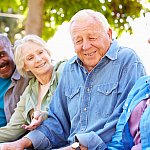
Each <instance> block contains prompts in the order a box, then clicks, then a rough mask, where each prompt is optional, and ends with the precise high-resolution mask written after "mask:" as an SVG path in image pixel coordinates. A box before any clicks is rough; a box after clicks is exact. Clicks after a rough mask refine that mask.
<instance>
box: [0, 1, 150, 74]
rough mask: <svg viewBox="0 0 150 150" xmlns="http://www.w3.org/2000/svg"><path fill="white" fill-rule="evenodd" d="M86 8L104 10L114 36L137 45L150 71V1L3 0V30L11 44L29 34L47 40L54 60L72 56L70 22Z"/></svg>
mask: <svg viewBox="0 0 150 150" xmlns="http://www.w3.org/2000/svg"><path fill="white" fill-rule="evenodd" d="M84 8H90V9H93V10H96V11H99V12H101V13H103V14H104V15H105V17H106V18H107V19H108V22H109V23H110V25H111V28H112V29H113V30H114V33H113V36H114V37H115V38H117V39H118V40H119V42H120V43H121V44H122V45H125V46H128V47H131V48H134V50H135V51H136V52H137V53H138V54H139V56H140V58H141V59H142V61H143V63H144V65H145V67H146V70H147V73H148V74H150V65H149V62H150V52H149V51H150V44H148V41H147V40H148V38H150V0H121V1H119V0H92V1H91V0H72V1H71V0H0V32H1V33H4V34H6V35H7V36H8V37H9V39H10V40H11V42H12V43H14V41H15V40H16V39H20V38H21V37H23V36H24V35H26V34H36V35H39V36H40V37H42V38H43V39H44V40H45V41H47V43H48V46H49V47H50V49H51V51H52V56H53V59H55V60H56V61H57V60H60V59H63V58H67V59H69V58H70V57H72V56H73V55H74V48H73V45H72V42H71V39H70V35H69V31H68V21H69V20H70V18H71V17H72V16H73V15H74V14H75V13H76V12H77V11H78V10H81V9H84Z"/></svg>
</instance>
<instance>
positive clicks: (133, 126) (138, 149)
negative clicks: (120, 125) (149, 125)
mask: <svg viewBox="0 0 150 150" xmlns="http://www.w3.org/2000/svg"><path fill="white" fill-rule="evenodd" d="M146 102H147V99H146V100H142V101H141V102H140V103H139V104H138V105H137V106H136V107H135V108H134V109H133V111H132V113H131V116H130V119H129V128H130V133H131V135H132V136H133V139H134V144H135V146H133V147H132V150H142V146H141V139H140V120H141V116H142V114H143V112H144V110H145V108H146Z"/></svg>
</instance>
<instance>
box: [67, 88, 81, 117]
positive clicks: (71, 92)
mask: <svg viewBox="0 0 150 150" xmlns="http://www.w3.org/2000/svg"><path fill="white" fill-rule="evenodd" d="M80 91H81V88H80V87H75V88H72V89H69V88H68V89H67V90H66V93H65V95H66V97H67V105H68V111H69V115H70V118H71V119H72V118H73V117H74V116H75V115H76V114H77V111H78V110H79V105H80V102H79V101H80V95H81V94H80Z"/></svg>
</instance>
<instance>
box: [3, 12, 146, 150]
mask: <svg viewBox="0 0 150 150" xmlns="http://www.w3.org/2000/svg"><path fill="white" fill-rule="evenodd" d="M70 33H71V37H72V41H73V44H74V48H75V52H76V54H77V56H74V57H73V58H71V59H70V60H69V61H68V62H67V63H66V65H65V68H64V72H63V74H62V78H61V80H60V82H59V84H58V87H57V89H56V91H55V93H54V96H53V98H52V101H51V103H50V105H49V115H48V118H47V119H46V120H45V121H44V122H43V123H42V124H41V125H40V126H39V127H38V128H37V129H35V130H33V131H31V132H30V133H29V134H27V135H26V136H25V137H23V138H22V139H20V140H18V141H15V142H12V143H5V144H2V145H1V150H5V149H13V150H15V149H19V150H23V149H24V148H34V149H37V150H50V149H62V150H73V149H78V150H79V149H81V150H87V149H89V150H104V149H106V148H107V144H108V142H110V141H111V138H112V135H113V134H114V132H115V126H116V124H117V121H118V118H119V116H120V114H121V112H122V106H123V103H124V101H125V99H126V98H127V95H128V93H129V91H130V90H131V88H132V86H133V85H134V83H135V82H136V80H137V79H138V78H139V77H141V76H143V75H145V69H144V66H143V64H142V62H141V61H140V59H139V57H138V56H137V55H136V53H135V52H134V51H133V50H132V49H130V48H127V47H122V46H120V45H119V44H118V42H117V41H116V40H115V39H112V30H111V28H110V26H109V24H108V22H107V20H106V18H105V17H104V16H103V15H102V14H101V13H99V12H95V11H93V10H89V9H84V10H81V11H79V12H77V13H76V14H75V15H74V16H73V17H72V19H71V21H70ZM74 142H75V143H74Z"/></svg>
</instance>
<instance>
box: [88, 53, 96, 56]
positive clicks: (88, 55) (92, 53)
mask: <svg viewBox="0 0 150 150" xmlns="http://www.w3.org/2000/svg"><path fill="white" fill-rule="evenodd" d="M94 53H95V52H92V53H90V54H86V55H87V56H92V55H93V54H94Z"/></svg>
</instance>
